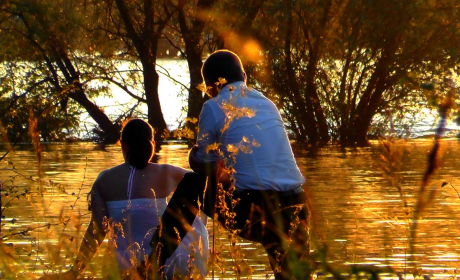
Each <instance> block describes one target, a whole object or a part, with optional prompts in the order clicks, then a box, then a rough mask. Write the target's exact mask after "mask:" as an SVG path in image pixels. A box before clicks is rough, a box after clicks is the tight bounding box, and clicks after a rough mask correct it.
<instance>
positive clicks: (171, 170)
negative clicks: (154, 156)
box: [149, 163, 191, 175]
mask: <svg viewBox="0 0 460 280" xmlns="http://www.w3.org/2000/svg"><path fill="white" fill-rule="evenodd" d="M149 167H150V168H152V169H153V170H155V171H159V172H166V173H167V174H164V175H172V174H177V173H183V174H185V173H187V172H191V170H188V169H185V168H182V167H179V166H177V165H172V164H167V163H149Z"/></svg>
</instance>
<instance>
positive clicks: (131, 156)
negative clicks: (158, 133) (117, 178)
mask: <svg viewBox="0 0 460 280" xmlns="http://www.w3.org/2000/svg"><path fill="white" fill-rule="evenodd" d="M153 134H154V130H153V128H152V127H151V126H150V125H149V124H148V123H147V122H145V121H143V120H141V119H131V120H129V121H128V122H127V123H126V124H125V125H124V126H123V130H122V131H121V142H122V143H124V144H126V145H127V146H128V148H129V150H128V154H127V160H128V163H129V164H130V165H131V166H134V167H136V168H137V169H144V168H145V167H146V166H147V163H149V161H150V159H151V158H152V156H153V148H154V147H153V142H152V140H153Z"/></svg>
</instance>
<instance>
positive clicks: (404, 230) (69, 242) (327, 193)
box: [0, 139, 460, 279]
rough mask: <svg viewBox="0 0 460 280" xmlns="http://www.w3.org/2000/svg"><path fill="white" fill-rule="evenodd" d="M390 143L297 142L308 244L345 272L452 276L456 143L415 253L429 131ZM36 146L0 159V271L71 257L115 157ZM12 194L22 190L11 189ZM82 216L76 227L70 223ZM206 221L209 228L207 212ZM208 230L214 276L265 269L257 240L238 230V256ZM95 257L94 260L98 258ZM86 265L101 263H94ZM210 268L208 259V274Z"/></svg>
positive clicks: (317, 256)
mask: <svg viewBox="0 0 460 280" xmlns="http://www.w3.org/2000/svg"><path fill="white" fill-rule="evenodd" d="M388 143H389V145H388V146H389V147H390V151H391V157H390V156H388V153H387V152H385V151H386V149H384V148H383V147H384V146H383V145H382V142H379V141H375V142H372V143H371V145H370V146H369V147H366V148H360V149H349V150H345V151H343V150H341V149H339V148H338V147H336V146H327V147H325V148H322V149H321V150H319V151H318V153H316V154H314V155H312V154H311V153H308V152H307V151H306V150H303V149H302V148H301V147H296V148H295V149H294V151H295V155H296V159H297V162H298V164H299V167H300V169H301V171H302V173H303V174H304V176H305V178H306V183H305V185H304V188H305V190H306V191H307V192H308V194H309V195H308V197H309V202H310V204H311V211H312V219H311V227H312V228H311V243H312V246H311V254H312V256H313V257H314V260H315V262H316V263H317V264H318V265H320V264H325V263H327V264H328V265H329V266H330V267H332V268H333V269H335V270H337V271H340V272H341V273H343V275H344V276H348V275H349V274H350V273H352V272H353V271H365V270H373V271H379V272H380V274H379V275H380V277H382V278H389V279H390V278H391V279H394V278H395V277H396V276H395V275H401V277H403V279H412V278H414V275H415V276H417V273H418V274H419V275H421V276H425V277H430V279H445V278H448V277H450V276H452V277H457V274H456V269H457V268H458V266H459V260H460V224H459V221H460V207H459V206H460V196H459V194H458V193H457V190H459V191H460V179H459V177H458V174H459V171H458V170H459V169H460V157H459V156H458V155H460V143H459V142H458V141H457V140H456V139H446V140H443V141H442V142H441V150H440V153H439V159H438V168H437V169H436V170H435V173H434V175H433V176H432V177H431V178H430V180H429V184H428V187H429V189H430V191H431V190H432V191H433V194H434V198H433V199H432V200H431V201H430V203H429V204H428V205H427V206H426V207H425V209H424V211H423V212H422V213H421V217H420V219H419V220H418V227H417V235H416V239H415V242H414V248H415V249H414V252H413V253H414V255H413V256H411V250H410V249H409V232H410V230H409V229H410V226H411V224H412V223H413V221H412V215H413V209H414V205H415V203H416V202H417V199H418V189H419V187H420V185H421V181H422V178H423V174H424V172H425V169H426V167H427V156H428V153H429V152H430V150H431V148H432V145H433V141H432V140H431V139H416V140H397V141H392V142H388ZM41 147H42V151H41V156H40V161H38V157H37V154H36V153H35V152H34V149H33V147H32V146H30V145H19V146H18V147H17V149H16V151H14V152H12V153H10V154H9V155H8V156H7V157H6V158H5V159H4V160H3V161H2V162H0V164H1V169H0V170H1V173H0V179H1V181H2V183H3V187H2V207H5V206H7V207H6V208H2V210H3V211H2V216H3V217H2V227H1V236H3V237H4V243H3V244H2V245H3V246H2V254H3V255H2V256H0V257H2V259H3V262H2V266H3V267H2V274H1V275H3V276H4V277H6V276H7V275H10V274H8V271H9V269H13V272H14V270H16V272H14V273H17V274H18V275H20V276H23V277H24V279H29V278H31V277H38V276H40V275H41V274H42V272H43V271H47V272H50V271H53V270H55V269H64V264H66V265H69V264H71V263H72V260H73V258H72V256H71V254H70V255H69V252H75V250H76V249H75V247H78V246H77V245H75V244H76V242H75V240H78V239H79V238H81V235H82V231H84V229H85V228H86V226H87V224H88V222H89V215H88V211H87V209H86V208H87V203H86V194H87V193H88V191H89V189H90V187H91V184H92V182H93V181H94V179H95V178H96V176H97V174H98V173H99V172H101V171H102V170H104V169H106V168H108V167H111V166H114V165H116V164H119V163H121V161H122V155H121V152H120V147H119V146H116V145H108V146H100V145H96V144H92V143H62V144H43V145H42V146H41ZM187 151H188V150H187V146H186V145H184V144H182V143H180V142H168V143H166V144H164V145H162V147H161V150H160V151H159V152H158V153H157V157H156V160H157V162H159V163H170V164H175V165H179V166H182V167H185V168H187V161H186V158H187ZM39 162H40V163H39ZM13 167H14V169H13ZM13 177H14V178H13ZM31 178H32V180H34V181H31ZM12 179H14V180H13V181H11V180H12ZM443 185H444V186H443ZM25 189H27V190H28V192H27V193H26V194H24V190H25ZM40 189H41V191H40ZM21 194H24V195H21ZM16 195H19V199H13V198H14V197H15V196H16ZM404 203H406V204H407V206H406V207H405V206H404ZM69 218H70V221H68V219H69ZM79 223H82V227H81V228H80V231H78V229H77V228H76V227H75V225H76V224H79ZM65 224H67V225H65ZM208 227H209V230H210V233H211V235H212V234H214V230H215V229H213V227H212V222H210V223H208ZM24 230H26V231H24ZM215 231H216V241H215V242H216V243H215V248H216V249H217V252H219V256H220V257H221V258H220V263H219V265H215V266H214V278H215V279H235V278H237V274H236V272H235V271H240V273H241V276H242V279H248V277H249V276H250V277H251V279H267V278H268V279H272V274H271V270H270V267H269V264H268V260H267V259H266V256H265V253H264V250H263V249H262V248H260V247H259V246H257V245H256V244H253V243H251V242H246V241H244V240H239V243H238V244H239V246H240V250H241V252H243V253H244V254H245V257H241V259H240V260H235V259H234V258H232V255H231V253H230V252H229V249H228V247H229V246H228V238H227V237H226V232H225V231H223V230H215ZM12 234H13V235H12ZM5 236H6V237H5ZM211 239H212V238H211ZM325 245H327V250H324V248H325ZM59 246H61V247H59ZM64 248H66V249H65V250H64ZM100 251H104V250H100ZM325 252H326V253H325ZM101 254H102V253H101ZM101 254H99V255H101ZM9 255H11V256H12V257H13V258H11V259H9V257H8V256H9ZM66 255H69V256H68V257H66ZM98 258H99V261H98ZM100 258H101V256H99V257H96V258H95V260H94V261H93V263H95V264H97V263H100ZM7 259H9V260H10V261H7ZM352 268H354V269H355V270H353V269H352ZM91 269H93V270H94V271H97V269H100V268H99V267H97V265H95V266H93V267H91ZM13 272H11V273H13ZM414 272H416V273H415V274H414ZM362 273H364V272H362ZM1 275H0V276H1ZM211 275H212V269H210V272H209V273H208V278H211ZM316 275H318V277H319V278H327V277H328V275H329V274H328V273H327V272H325V271H324V270H322V269H321V268H320V266H319V268H318V271H317V272H316ZM0 278H1V277H0ZM19 278H20V277H19ZM396 279H397V278H396Z"/></svg>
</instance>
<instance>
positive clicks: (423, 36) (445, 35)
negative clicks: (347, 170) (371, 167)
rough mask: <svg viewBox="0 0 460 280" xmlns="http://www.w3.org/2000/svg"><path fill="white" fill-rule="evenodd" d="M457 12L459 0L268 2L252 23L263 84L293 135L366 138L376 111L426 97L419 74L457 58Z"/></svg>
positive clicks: (350, 140) (314, 139)
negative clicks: (259, 51) (260, 51)
mask: <svg viewBox="0 0 460 280" xmlns="http://www.w3.org/2000/svg"><path fill="white" fill-rule="evenodd" d="M458 16H459V15H458V9H456V8H455V2H454V1H434V2H426V1H402V2H401V1H385V2H379V1H358V0H356V1H345V2H343V1H332V0H324V1H308V2H303V1H292V0H283V1H277V2H270V5H265V6H264V10H263V12H262V13H260V16H259V17H258V18H257V19H256V24H255V26H257V27H259V28H260V27H261V26H264V27H266V28H260V29H259V34H260V36H259V38H260V40H259V41H260V42H261V44H262V45H263V47H264V49H265V57H264V61H263V63H262V64H261V65H259V71H261V72H265V73H269V75H271V79H270V82H269V83H265V84H262V87H264V88H265V89H266V93H267V95H269V96H270V97H271V98H272V99H273V100H274V101H275V102H277V104H278V105H279V106H280V107H281V110H282V113H283V116H284V117H285V120H286V121H287V124H288V127H289V130H290V131H291V132H292V134H293V137H294V138H295V139H297V140H300V141H309V142H310V143H311V144H312V145H317V144H320V145H322V144H325V143H328V142H329V139H330V138H331V137H332V139H333V140H339V141H340V142H341V143H342V144H343V145H365V144H366V143H367V133H368V131H369V128H370V126H371V124H372V121H373V120H374V117H375V116H376V115H378V114H381V115H383V116H385V115H386V112H387V110H389V109H392V108H398V107H397V106H395V105H396V104H398V102H401V101H404V102H406V104H405V105H409V104H408V103H407V102H410V103H411V105H415V104H416V103H417V102H425V103H426V99H424V98H425V97H424V95H423V94H422V91H421V90H419V89H420V79H421V78H422V77H423V78H424V79H425V78H426V75H425V73H428V72H429V73H434V72H433V71H434V70H435V69H444V70H447V69H451V68H452V67H454V66H455V65H456V63H457V61H458V58H459V53H458V52H457V48H456V47H455V46H456V45H457V44H458V38H459V36H458V34H457V33H458V30H459V29H458V27H457V22H458ZM269 20H271V21H272V22H274V23H273V24H272V25H270V26H268V27H267V26H266V25H263V24H264V23H266V22H268V21H269ZM267 69H268V70H267ZM436 72H437V75H445V74H446V72H445V71H436ZM441 80H442V79H441ZM409 97H410V98H409ZM403 109H404V108H403ZM383 119H385V118H383Z"/></svg>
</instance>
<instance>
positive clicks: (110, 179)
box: [69, 119, 209, 279]
mask: <svg viewBox="0 0 460 280" xmlns="http://www.w3.org/2000/svg"><path fill="white" fill-rule="evenodd" d="M121 148H122V152H123V157H124V159H125V162H124V163H122V164H120V165H118V166H115V167H113V168H110V169H107V170H104V171H102V172H101V173H100V174H99V176H98V177H97V179H96V181H95V182H94V184H93V187H92V190H91V203H90V204H91V205H90V209H91V213H92V216H91V222H90V224H89V226H88V229H87V230H86V233H85V236H84V239H83V241H82V244H81V247H80V251H79V254H78V257H77V261H76V263H75V265H74V268H73V269H72V270H71V271H70V272H69V273H71V274H72V275H73V276H75V277H76V276H78V275H79V274H80V273H81V272H82V271H83V269H84V268H85V266H86V264H87V263H88V262H89V261H90V260H91V258H92V257H93V255H94V254H95V252H96V250H97V248H98V246H99V244H101V242H102V241H103V239H104V238H105V236H106V232H107V229H108V228H111V229H113V231H111V232H112V233H113V234H114V237H113V240H115V241H116V248H115V254H116V260H117V263H118V269H119V270H120V272H121V273H122V274H124V275H126V276H129V277H132V276H133V275H134V276H135V273H133V271H135V270H136V268H137V267H138V266H139V265H140V264H141V262H142V261H143V260H144V256H148V254H150V252H151V250H152V248H151V247H150V245H149V242H150V239H151V235H152V233H153V231H154V230H155V228H156V227H157V225H158V221H159V219H160V217H161V215H162V214H163V212H164V210H165V209H166V206H167V201H166V198H167V196H169V195H170V194H171V192H172V191H173V190H174V188H175V187H176V186H177V184H178V183H179V182H180V180H181V179H182V177H183V176H184V174H185V173H187V172H189V171H187V170H185V169H183V168H180V167H176V166H173V165H169V164H155V163H150V162H149V161H150V159H151V158H152V156H153V151H154V142H153V129H152V127H151V126H150V125H149V124H148V123H146V122H145V121H143V120H140V119H132V120H130V121H129V122H128V123H127V124H126V125H125V126H124V128H123V130H122V133H121ZM192 227H193V228H194V231H193V232H191V234H188V235H187V236H186V237H185V238H184V240H183V241H182V242H181V245H180V246H179V247H178V248H177V250H176V251H175V253H174V255H172V256H171V257H170V258H169V259H168V261H167V262H166V265H165V270H164V271H165V274H166V277H167V278H168V279H171V277H172V276H173V274H174V273H175V274H176V275H177V274H179V275H187V274H188V273H190V271H188V266H189V264H188V262H189V260H190V255H191V254H192V256H193V258H192V263H191V267H193V269H195V273H196V272H199V274H200V275H201V277H202V278H204V276H205V275H206V262H207V258H208V253H209V243H208V232H207V230H206V226H205V224H204V223H203V221H202V220H201V219H200V218H197V219H196V220H195V222H194V223H193V225H192ZM110 239H112V238H110ZM109 241H110V240H109ZM191 244H193V246H192V245H191ZM192 251H193V252H192ZM136 277H137V276H136Z"/></svg>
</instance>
